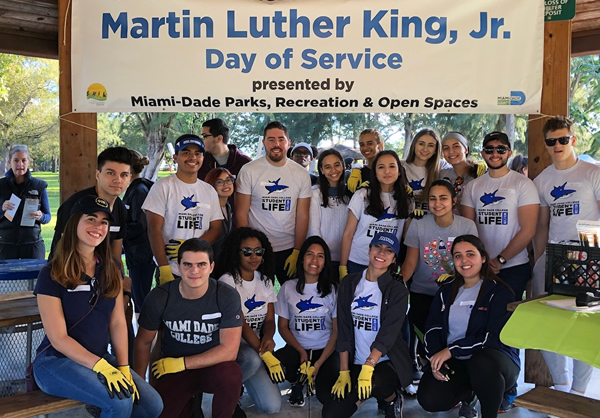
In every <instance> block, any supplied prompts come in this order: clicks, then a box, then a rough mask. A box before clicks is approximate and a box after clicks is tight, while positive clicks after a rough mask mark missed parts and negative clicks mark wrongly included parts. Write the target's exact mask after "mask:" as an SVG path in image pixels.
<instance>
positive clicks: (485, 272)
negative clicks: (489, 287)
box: [450, 235, 514, 304]
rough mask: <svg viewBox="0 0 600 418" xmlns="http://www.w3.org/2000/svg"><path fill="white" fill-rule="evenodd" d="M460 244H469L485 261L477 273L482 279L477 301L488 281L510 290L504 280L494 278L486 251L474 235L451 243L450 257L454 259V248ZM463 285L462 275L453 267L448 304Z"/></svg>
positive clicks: (459, 237) (461, 237)
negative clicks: (452, 281)
mask: <svg viewBox="0 0 600 418" xmlns="http://www.w3.org/2000/svg"><path fill="white" fill-rule="evenodd" d="M461 242H467V243H469V244H471V245H472V246H474V247H475V249H476V250H477V251H478V252H479V254H480V255H481V257H482V258H484V257H485V261H484V262H483V264H482V265H481V270H480V271H479V276H480V277H481V278H482V279H483V283H482V284H481V289H479V294H478V295H477V300H479V298H480V297H481V293H482V292H483V289H484V288H485V283H486V282H487V281H489V280H494V281H496V282H498V283H502V284H503V285H504V286H506V287H508V288H509V289H510V286H509V285H508V284H507V283H506V282H505V281H504V280H502V279H500V278H499V277H498V276H496V274H495V273H494V272H493V271H492V269H491V267H490V256H489V254H488V252H487V250H486V249H485V246H484V245H483V242H481V240H480V239H479V238H478V237H476V236H475V235H460V236H458V237H456V238H455V239H454V242H453V243H452V250H451V252H452V257H454V249H455V248H456V244H458V243H461ZM464 284H465V278H464V277H463V276H462V274H460V273H459V272H458V270H456V267H454V284H453V288H452V296H451V297H450V304H452V303H454V300H455V299H456V295H457V294H458V291H459V290H460V287H461V286H462V285H464ZM510 291H511V292H512V289H510ZM513 294H514V292H513Z"/></svg>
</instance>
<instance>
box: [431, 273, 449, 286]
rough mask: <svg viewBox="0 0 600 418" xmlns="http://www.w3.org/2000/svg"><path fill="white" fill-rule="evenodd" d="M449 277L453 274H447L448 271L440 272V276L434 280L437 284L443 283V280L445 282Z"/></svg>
mask: <svg viewBox="0 0 600 418" xmlns="http://www.w3.org/2000/svg"><path fill="white" fill-rule="evenodd" d="M451 277H453V276H451V275H450V274H448V273H444V274H440V277H438V278H437V279H436V280H435V281H436V282H437V283H438V284H444V282H445V281H446V280H448V279H449V278H451Z"/></svg>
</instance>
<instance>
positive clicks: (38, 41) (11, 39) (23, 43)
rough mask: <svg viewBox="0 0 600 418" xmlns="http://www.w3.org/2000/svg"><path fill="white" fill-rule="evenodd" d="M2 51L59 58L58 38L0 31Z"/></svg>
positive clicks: (37, 56) (0, 47)
mask: <svg viewBox="0 0 600 418" xmlns="http://www.w3.org/2000/svg"><path fill="white" fill-rule="evenodd" d="M0 51H2V52H4V53H7V54H15V55H26V56H30V57H36V58H50V59H58V39H42V38H32V37H29V36H22V35H14V34H10V33H6V32H0Z"/></svg>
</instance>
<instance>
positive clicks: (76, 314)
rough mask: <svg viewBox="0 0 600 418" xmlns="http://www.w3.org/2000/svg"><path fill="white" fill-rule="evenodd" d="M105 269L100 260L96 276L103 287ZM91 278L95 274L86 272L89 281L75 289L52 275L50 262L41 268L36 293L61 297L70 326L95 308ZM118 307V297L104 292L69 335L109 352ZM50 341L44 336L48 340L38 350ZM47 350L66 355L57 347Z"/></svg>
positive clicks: (100, 353)
mask: <svg viewBox="0 0 600 418" xmlns="http://www.w3.org/2000/svg"><path fill="white" fill-rule="evenodd" d="M101 273H102V266H101V264H96V273H95V278H96V280H98V286H99V288H100V287H101V286H100V282H99V280H101V275H102V274H101ZM91 280H92V278H91V277H89V276H88V275H86V276H85V282H86V284H84V285H79V286H77V287H76V288H75V289H67V288H66V287H64V286H62V285H60V284H59V283H57V282H55V281H54V280H53V279H52V277H51V276H50V264H48V265H46V266H45V267H44V268H42V270H41V271H40V273H39V275H38V278H37V284H36V285H35V290H34V292H33V293H34V294H35V295H48V296H53V297H56V298H59V299H60V300H61V304H62V309H63V313H64V316H65V322H66V326H67V330H68V329H69V328H71V326H73V324H75V323H77V321H79V320H80V319H81V318H83V317H84V316H85V315H86V314H87V313H88V312H89V310H90V309H91V305H90V298H91V297H92V295H93V294H94V290H93V289H92V286H91ZM114 307H115V299H114V298H113V299H106V298H103V297H102V296H100V297H99V298H98V302H97V303H96V306H95V307H94V310H93V311H92V312H91V313H90V314H89V315H88V316H87V317H86V318H85V319H84V320H83V321H81V322H80V323H79V324H77V326H76V327H75V328H73V329H72V330H71V331H69V336H70V337H71V338H73V339H74V340H75V341H77V342H78V343H79V344H81V345H82V346H83V347H84V348H85V349H86V350H88V351H89V352H91V353H93V354H95V355H97V356H99V357H102V356H103V355H104V354H106V352H107V346H108V340H109V324H110V315H111V314H112V312H113V309H114ZM49 344H50V341H49V340H48V336H44V340H43V341H42V343H41V344H40V346H39V347H38V349H37V352H38V353H39V352H40V351H41V350H43V349H44V348H45V347H46V346H47V345H49ZM46 352H47V353H48V354H50V355H55V356H58V357H65V356H64V355H63V354H61V353H60V352H58V351H57V350H55V349H54V347H50V348H49V349H48V350H46Z"/></svg>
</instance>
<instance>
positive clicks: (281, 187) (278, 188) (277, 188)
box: [265, 177, 290, 194]
mask: <svg viewBox="0 0 600 418" xmlns="http://www.w3.org/2000/svg"><path fill="white" fill-rule="evenodd" d="M280 180H281V177H279V178H278V179H277V180H275V181H273V180H269V183H273V184H272V185H270V186H265V189H267V190H268V191H269V193H267V194H271V193H274V192H280V191H282V190H285V189H287V188H289V187H290V186H285V185H283V184H279V181H280Z"/></svg>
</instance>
